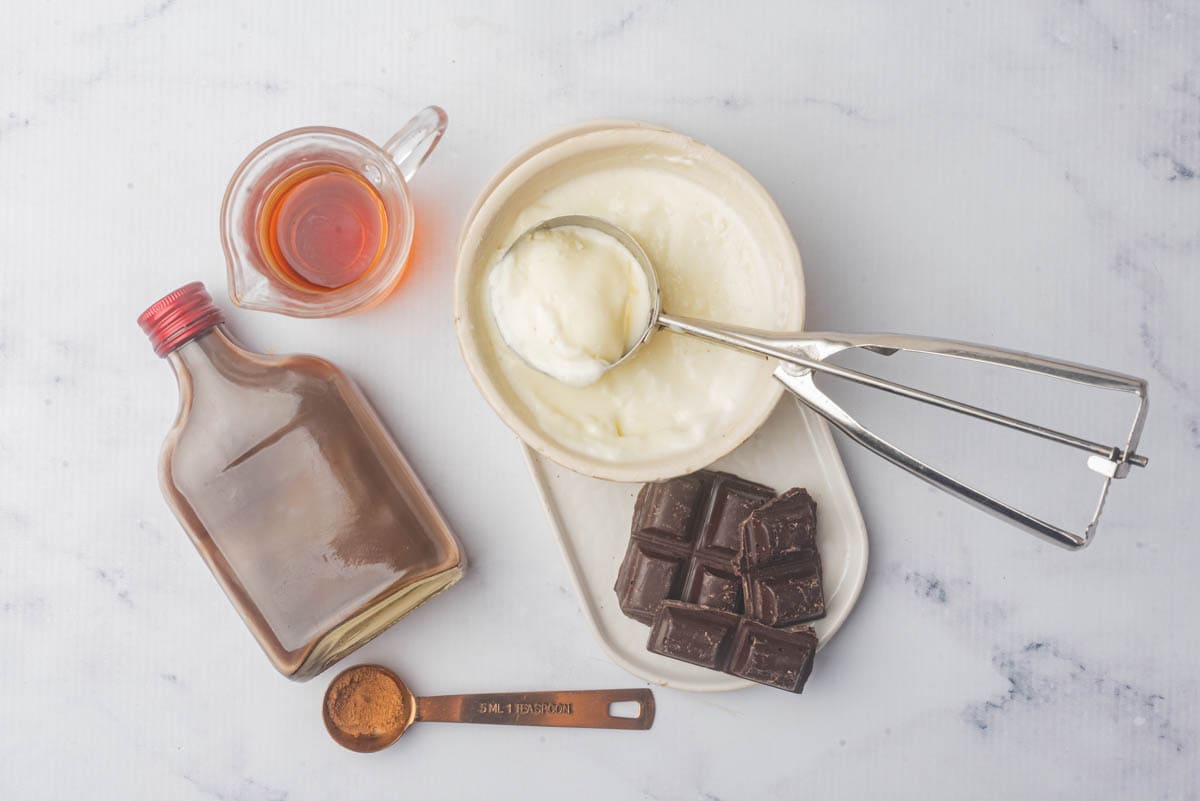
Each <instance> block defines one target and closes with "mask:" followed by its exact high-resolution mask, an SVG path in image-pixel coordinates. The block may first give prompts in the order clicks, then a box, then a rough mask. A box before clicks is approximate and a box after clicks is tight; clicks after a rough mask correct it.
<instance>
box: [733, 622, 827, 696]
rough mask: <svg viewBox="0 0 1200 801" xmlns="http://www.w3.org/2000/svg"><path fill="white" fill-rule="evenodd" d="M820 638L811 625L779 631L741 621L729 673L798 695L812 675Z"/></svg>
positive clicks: (760, 624)
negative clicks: (814, 657) (818, 638)
mask: <svg viewBox="0 0 1200 801" xmlns="http://www.w3.org/2000/svg"><path fill="white" fill-rule="evenodd" d="M816 652H817V635H816V634H814V633H813V630H812V629H811V628H809V627H808V626H799V627H794V628H792V629H777V628H772V627H770V626H767V625H764V624H762V623H758V622H756V621H754V620H750V619H748V618H742V622H741V625H739V626H738V630H737V634H736V636H735V638H734V643H733V649H732V652H731V654H730V658H729V663H728V665H727V672H729V673H730V674H732V675H734V676H739V677H741V678H743V679H749V680H750V681H755V682H758V683H759V684H766V685H769V686H771V687H778V688H779V689H781V690H787V691H788V692H792V693H798V692H800V691H801V690H803V689H804V684H805V682H807V681H808V677H809V674H811V673H812V665H813V655H814V654H816Z"/></svg>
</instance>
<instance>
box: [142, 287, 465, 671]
mask: <svg viewBox="0 0 1200 801" xmlns="http://www.w3.org/2000/svg"><path fill="white" fill-rule="evenodd" d="M201 291H202V290H201ZM166 358H167V359H168V360H169V361H170V363H171V366H172V367H173V368H174V369H175V373H176V376H177V378H178V380H179V387H180V395H181V403H180V412H179V417H178V419H177V421H176V423H175V426H174V427H173V428H172V430H171V432H170V433H169V435H168V436H167V439H166V443H165V445H164V447H163V452H162V458H161V465H160V477H161V481H162V487H163V492H164V495H165V496H166V498H167V501H168V503H169V504H170V506H171V507H172V509H173V510H174V512H175V513H176V516H177V517H178V518H179V520H180V522H181V523H182V524H183V527H184V528H185V529H186V530H187V532H188V534H189V535H190V536H191V538H192V540H193V542H194V543H195V545H196V547H197V548H198V549H199V551H200V553H201V555H202V556H203V557H204V559H205V560H206V561H207V562H208V565H209V567H210V568H211V569H212V572H213V574H214V575H215V576H216V578H217V580H218V582H219V583H220V584H221V586H222V587H223V588H224V589H225V592H226V593H227V594H228V595H229V597H230V599H231V600H232V601H233V604H234V606H235V607H237V610H238V612H239V613H240V614H241V616H242V618H243V619H244V620H245V622H246V624H247V625H248V626H249V627H250V629H251V631H252V632H253V634H254V636H255V637H256V638H257V640H258V642H259V644H260V645H261V646H262V648H263V650H264V651H266V653H267V656H268V657H269V658H270V660H271V662H272V663H273V664H274V665H275V667H276V668H277V669H278V670H279V671H280V672H282V673H284V674H285V675H287V676H290V677H291V678H295V679H306V678H310V677H312V676H314V675H316V674H317V673H319V672H320V671H321V670H323V669H324V668H325V667H327V666H328V665H330V664H332V663H333V662H335V661H336V660H338V659H339V658H341V657H342V656H344V655H345V654H347V653H348V652H350V651H351V650H353V649H354V648H357V647H358V646H360V645H362V644H364V643H365V642H367V641H368V640H370V639H371V638H372V637H374V636H375V635H376V634H378V633H379V632H380V631H382V630H383V629H384V628H386V627H387V626H388V625H390V624H391V623H393V622H394V621H395V620H396V619H397V618H399V617H400V616H402V615H404V614H405V613H407V612H408V611H410V610H412V609H413V608H414V607H416V606H417V605H418V604H420V603H422V602H423V601H425V600H427V599H428V598H430V597H432V596H433V595H435V594H437V593H439V592H441V591H442V590H444V589H446V588H448V587H449V586H451V585H452V584H454V583H455V582H456V581H458V579H459V578H460V577H461V576H462V572H463V567H464V557H463V554H462V550H461V548H460V547H459V544H458V542H457V540H456V539H455V537H454V535H453V534H452V533H451V531H450V529H449V528H448V526H447V524H446V522H445V520H444V519H443V518H442V515H441V514H440V512H439V511H438V509H437V507H436V506H435V505H434V503H433V501H432V499H431V498H430V497H429V495H428V493H427V492H426V491H425V489H424V487H423V486H422V485H421V482H420V480H419V479H418V478H417V476H416V474H415V473H414V472H413V470H412V468H411V467H410V466H409V464H408V462H407V461H406V460H405V458H404V456H403V455H402V454H401V453H400V451H399V449H398V448H397V447H396V445H395V443H394V442H393V441H392V438H391V437H390V436H389V435H388V432H387V431H386V430H385V428H384V426H383V424H382V423H381V422H380V420H379V418H378V417H377V416H376V414H375V412H374V411H373V410H372V409H371V407H370V405H369V404H368V403H367V400H366V398H364V397H363V395H362V393H361V392H360V391H359V390H358V388H357V387H356V386H355V385H354V383H353V382H352V381H351V380H350V379H349V378H348V377H347V376H346V375H345V374H343V373H342V372H341V371H340V370H339V369H338V368H337V367H335V366H334V365H332V364H330V363H329V362H327V361H325V360H323V359H319V358H316V357H313V356H283V357H275V356H265V355H262V354H257V353H253V352H251V351H248V350H245V349H244V348H242V347H241V346H239V345H238V344H236V343H235V342H234V341H233V340H232V339H231V338H230V337H229V335H228V334H227V333H226V331H225V329H224V327H223V326H219V325H218V326H216V327H213V328H210V329H209V330H208V331H207V332H205V333H202V334H200V335H199V336H196V337H195V338H194V339H191V340H189V341H186V342H184V343H183V344H182V345H180V346H178V347H176V348H175V349H174V350H170V351H169V352H168V353H166Z"/></svg>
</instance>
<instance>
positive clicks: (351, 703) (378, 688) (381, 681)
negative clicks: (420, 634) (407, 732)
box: [326, 665, 408, 737]
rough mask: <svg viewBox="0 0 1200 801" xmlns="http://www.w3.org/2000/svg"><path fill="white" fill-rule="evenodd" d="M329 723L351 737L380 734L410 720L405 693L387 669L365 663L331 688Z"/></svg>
mask: <svg viewBox="0 0 1200 801" xmlns="http://www.w3.org/2000/svg"><path fill="white" fill-rule="evenodd" d="M328 697H329V702H328V705H327V707H326V709H327V710H328V712H329V722H330V723H332V724H333V725H334V726H335V727H337V728H338V729H339V730H340V731H342V732H343V733H345V734H346V735H347V736H349V737H380V736H385V735H389V734H394V733H395V732H396V731H398V730H400V729H403V728H404V724H405V723H406V722H407V721H408V706H407V704H406V703H405V693H404V691H403V689H402V688H401V687H399V686H398V685H397V684H396V680H395V679H393V678H392V677H391V676H389V675H388V674H387V673H386V672H384V671H383V670H380V669H379V668H377V667H375V666H373V665H364V666H362V667H359V668H356V669H355V670H352V671H347V672H346V673H343V674H342V675H340V676H338V677H337V678H336V679H334V681H333V684H331V685H330V686H329V690H328Z"/></svg>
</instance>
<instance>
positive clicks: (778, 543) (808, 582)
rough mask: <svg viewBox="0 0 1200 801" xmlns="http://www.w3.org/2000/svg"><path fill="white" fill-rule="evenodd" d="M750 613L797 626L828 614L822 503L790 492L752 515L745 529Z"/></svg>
mask: <svg viewBox="0 0 1200 801" xmlns="http://www.w3.org/2000/svg"><path fill="white" fill-rule="evenodd" d="M741 542H742V550H741V554H740V558H739V564H738V572H739V574H740V575H741V578H742V593H743V596H744V603H745V610H746V615H747V616H748V617H750V618H753V619H754V620H757V621H759V622H761V623H765V624H766V625H768V626H776V627H783V626H792V625H795V624H797V623H803V622H805V621H808V620H816V619H818V618H822V617H824V616H825V593H824V589H823V587H822V577H821V556H820V554H819V553H818V552H817V504H816V502H815V501H814V500H813V499H812V496H810V495H809V494H808V492H807V491H806V490H803V489H790V490H788V491H787V492H785V493H783V494H782V495H780V496H779V497H778V498H776V499H775V500H773V501H770V502H768V503H766V504H764V505H762V506H761V507H759V508H758V509H755V510H754V511H752V512H751V513H750V516H749V517H747V518H746V522H744V523H743V524H742V527H741Z"/></svg>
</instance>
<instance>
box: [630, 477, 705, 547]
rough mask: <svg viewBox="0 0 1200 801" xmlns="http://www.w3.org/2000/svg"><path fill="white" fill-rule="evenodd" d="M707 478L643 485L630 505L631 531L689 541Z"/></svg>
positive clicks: (697, 518)
mask: <svg viewBox="0 0 1200 801" xmlns="http://www.w3.org/2000/svg"><path fill="white" fill-rule="evenodd" d="M708 483H709V482H708V481H706V480H705V478H704V477H703V476H702V475H701V474H699V473H695V474H692V475H690V476H682V477H680V478H676V479H673V480H671V481H661V482H655V483H651V484H646V485H645V486H644V487H642V491H641V492H639V493H638V499H637V503H636V504H635V505H634V513H633V530H634V531H640V532H642V533H644V534H645V535H647V536H657V537H661V538H666V537H669V538H671V539H673V540H678V541H679V542H681V543H690V542H691V541H692V538H693V537H694V536H695V527H696V524H697V523H698V522H699V519H700V513H701V512H702V508H701V506H700V505H701V503H702V502H703V501H704V500H705V496H706V495H707V490H708Z"/></svg>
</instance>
